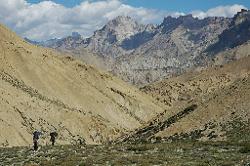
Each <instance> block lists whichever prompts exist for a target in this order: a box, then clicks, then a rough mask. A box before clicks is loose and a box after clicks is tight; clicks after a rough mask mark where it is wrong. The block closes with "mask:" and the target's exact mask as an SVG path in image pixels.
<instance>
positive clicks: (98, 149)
mask: <svg viewBox="0 0 250 166" xmlns="http://www.w3.org/2000/svg"><path fill="white" fill-rule="evenodd" d="M249 147H250V146H249ZM242 148H244V146H243V145H240V144H230V143H224V142H217V143H216V142H206V143H201V142H190V141H184V142H179V141H177V142H173V143H165V144H158V143H156V144H133V145H130V144H120V145H108V146H105V145H102V146H87V147H82V148H80V147H76V146H55V147H51V146H45V147H42V148H41V149H40V150H39V151H38V152H36V153H34V152H33V151H32V150H30V149H28V148H25V147H19V148H8V149H0V154H1V155H0V162H1V164H3V165H12V164H15V165H25V166H29V165H46V166H50V165H51V166H52V165H65V166H71V165H73V166H74V165H133V164H135V165H187V166H195V165H197V166H198V165H205V166H206V165H207V166H209V165H213V166H216V165H218V166H221V165H245V164H247V163H248V162H249V160H248V154H249V151H248V152H246V153H245V151H242ZM248 150H249V149H248Z"/></svg>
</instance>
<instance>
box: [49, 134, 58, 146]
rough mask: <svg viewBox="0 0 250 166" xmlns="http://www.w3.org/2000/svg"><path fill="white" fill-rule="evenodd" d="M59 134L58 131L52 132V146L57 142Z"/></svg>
mask: <svg viewBox="0 0 250 166" xmlns="http://www.w3.org/2000/svg"><path fill="white" fill-rule="evenodd" d="M57 136H58V133H57V132H51V133H50V141H51V143H52V146H54V145H55V142H56V137H57Z"/></svg>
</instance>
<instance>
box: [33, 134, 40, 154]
mask: <svg viewBox="0 0 250 166" xmlns="http://www.w3.org/2000/svg"><path fill="white" fill-rule="evenodd" d="M40 135H42V133H41V132H39V131H35V132H34V133H33V144H34V151H37V150H38V140H39V138H40Z"/></svg>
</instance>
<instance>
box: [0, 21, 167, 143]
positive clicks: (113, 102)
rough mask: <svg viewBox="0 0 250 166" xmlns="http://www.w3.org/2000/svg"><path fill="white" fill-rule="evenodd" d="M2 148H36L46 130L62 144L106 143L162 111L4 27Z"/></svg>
mask: <svg viewBox="0 0 250 166" xmlns="http://www.w3.org/2000/svg"><path fill="white" fill-rule="evenodd" d="M0 94H1V95H0V146H23V145H30V144H32V132H33V131H34V130H41V131H42V132H43V133H44V135H43V143H48V139H47V138H48V135H47V134H49V132H50V131H57V132H58V133H59V141H58V142H59V143H61V144H68V143H72V142H74V141H75V140H77V139H78V138H84V139H85V140H86V142H87V143H90V144H95V143H103V142H106V141H110V140H113V139H114V138H116V137H118V136H119V135H120V134H124V133H126V132H129V131H131V130H133V129H136V128H138V127H139V126H141V125H143V124H144V123H146V122H147V121H149V120H150V119H152V118H153V117H154V116H156V115H157V114H159V113H161V112H162V111H163V110H162V108H160V107H159V106H157V105H156V104H154V100H153V99H152V98H151V97H148V96H146V95H145V94H143V93H141V92H140V91H139V90H137V89H136V88H133V87H131V86H129V85H127V84H126V83H124V82H122V81H121V80H119V79H117V78H115V77H112V76H111V75H109V74H107V73H102V72H99V71H97V70H96V69H95V68H93V67H91V66H88V65H86V64H84V63H83V62H81V61H78V60H75V59H73V58H72V57H70V56H62V55H59V53H56V52H54V51H52V50H50V49H44V48H40V47H37V46H33V45H30V44H28V43H27V42H25V41H23V40H22V39H20V38H19V37H17V36H16V35H15V34H14V33H13V32H11V31H9V30H8V29H7V28H6V27H4V26H2V25H0Z"/></svg>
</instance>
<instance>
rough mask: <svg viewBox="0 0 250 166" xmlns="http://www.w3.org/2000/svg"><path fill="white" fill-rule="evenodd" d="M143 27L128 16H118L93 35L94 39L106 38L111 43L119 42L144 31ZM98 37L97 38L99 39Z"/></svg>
mask: <svg viewBox="0 0 250 166" xmlns="http://www.w3.org/2000/svg"><path fill="white" fill-rule="evenodd" d="M145 27H146V26H145V25H143V24H140V23H138V22H137V21H136V20H134V19H133V18H131V17H129V16H118V17H116V18H115V19H113V20H111V21H109V22H108V23H107V24H106V25H105V26H104V27H103V28H102V29H101V30H98V31H96V32H95V33H94V36H96V37H98V36H99V37H107V38H109V39H110V40H108V41H110V42H111V43H113V42H117V41H118V42H121V41H123V40H124V39H126V38H129V37H130V36H133V35H135V34H136V33H139V32H141V31H143V30H144V29H145ZM99 37H98V38H99Z"/></svg>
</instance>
